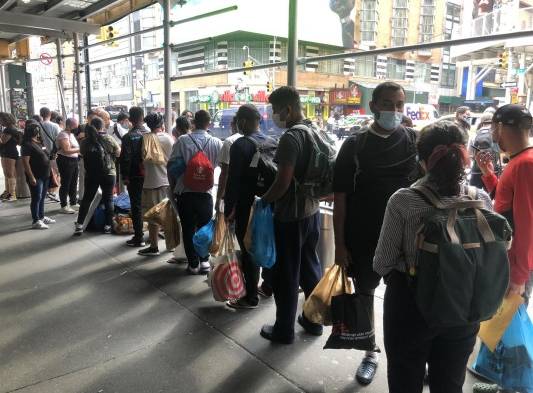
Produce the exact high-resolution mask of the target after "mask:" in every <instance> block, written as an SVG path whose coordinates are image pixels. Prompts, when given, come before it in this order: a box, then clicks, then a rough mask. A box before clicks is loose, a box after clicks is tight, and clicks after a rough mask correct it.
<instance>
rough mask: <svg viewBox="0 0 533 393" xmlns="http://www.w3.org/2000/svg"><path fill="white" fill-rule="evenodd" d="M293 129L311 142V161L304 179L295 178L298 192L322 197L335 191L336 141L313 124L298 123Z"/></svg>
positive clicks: (317, 197) (313, 196) (316, 197)
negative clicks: (309, 125) (300, 132)
mask: <svg viewBox="0 0 533 393" xmlns="http://www.w3.org/2000/svg"><path fill="white" fill-rule="evenodd" d="M291 130H300V131H303V132H304V133H305V138H306V140H307V141H309V142H310V143H311V154H310V156H309V162H308V165H307V168H306V170H305V174H304V176H303V178H302V179H300V180H298V179H296V178H295V185H296V192H297V193H299V194H304V195H306V196H308V197H311V198H315V199H320V198H323V197H325V196H328V195H330V194H332V193H333V174H334V172H335V159H336V158H337V151H336V150H335V143H334V142H333V141H331V140H330V139H329V138H326V136H324V135H322V134H321V132H320V131H319V130H316V129H314V128H313V127H312V126H311V127H308V126H306V125H304V124H298V125H296V126H294V127H292V128H291Z"/></svg>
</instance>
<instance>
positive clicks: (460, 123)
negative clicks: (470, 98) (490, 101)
mask: <svg viewBox="0 0 533 393" xmlns="http://www.w3.org/2000/svg"><path fill="white" fill-rule="evenodd" d="M455 124H456V125H457V127H459V129H460V130H461V133H462V134H463V140H464V142H465V145H466V144H467V143H468V140H469V139H470V135H469V134H468V133H469V131H470V108H469V107H467V106H460V107H459V108H457V110H456V111H455Z"/></svg>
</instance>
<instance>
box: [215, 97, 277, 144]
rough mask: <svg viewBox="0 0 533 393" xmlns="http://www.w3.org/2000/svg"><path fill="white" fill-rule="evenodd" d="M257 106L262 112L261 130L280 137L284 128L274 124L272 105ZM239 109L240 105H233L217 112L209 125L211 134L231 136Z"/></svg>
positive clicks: (222, 136) (218, 136) (220, 136)
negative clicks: (232, 122)
mask: <svg viewBox="0 0 533 393" xmlns="http://www.w3.org/2000/svg"><path fill="white" fill-rule="evenodd" d="M256 107H257V109H258V110H259V113H260V114H261V121H260V123H259V128H260V130H261V132H262V133H264V134H265V135H267V136H270V137H273V138H275V139H278V138H279V137H280V136H281V133H282V132H283V131H284V130H283V129H281V128H278V127H277V126H276V125H275V124H274V121H273V120H272V106H271V105H256ZM238 109H239V107H231V108H227V109H221V110H219V111H218V112H216V113H215V115H214V116H213V119H212V120H211V125H210V127H209V130H210V131H211V134H212V135H213V136H216V137H217V138H220V139H222V140H224V139H226V138H227V137H229V136H230V135H231V120H232V119H233V117H234V116H235V114H236V113H237V110H238Z"/></svg>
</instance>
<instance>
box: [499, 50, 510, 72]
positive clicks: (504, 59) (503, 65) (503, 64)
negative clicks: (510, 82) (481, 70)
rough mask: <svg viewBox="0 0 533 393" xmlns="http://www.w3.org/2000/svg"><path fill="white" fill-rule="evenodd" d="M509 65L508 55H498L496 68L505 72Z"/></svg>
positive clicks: (503, 53)
mask: <svg viewBox="0 0 533 393" xmlns="http://www.w3.org/2000/svg"><path fill="white" fill-rule="evenodd" d="M508 65H509V53H507V52H502V53H500V56H499V59H498V67H499V68H500V69H502V70H506V69H507V67H508Z"/></svg>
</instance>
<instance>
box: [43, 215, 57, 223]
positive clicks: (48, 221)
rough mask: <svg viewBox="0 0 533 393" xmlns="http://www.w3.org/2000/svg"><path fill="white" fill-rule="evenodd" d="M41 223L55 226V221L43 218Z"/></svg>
mask: <svg viewBox="0 0 533 393" xmlns="http://www.w3.org/2000/svg"><path fill="white" fill-rule="evenodd" d="M42 222H44V223H45V224H47V225H48V224H55V223H56V220H54V219H53V218H50V217H46V216H44V218H43V219H42Z"/></svg>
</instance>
